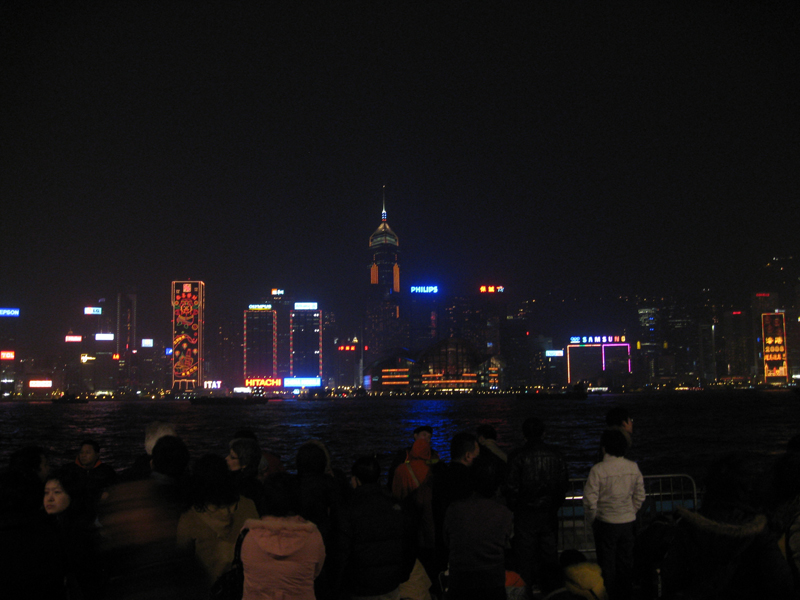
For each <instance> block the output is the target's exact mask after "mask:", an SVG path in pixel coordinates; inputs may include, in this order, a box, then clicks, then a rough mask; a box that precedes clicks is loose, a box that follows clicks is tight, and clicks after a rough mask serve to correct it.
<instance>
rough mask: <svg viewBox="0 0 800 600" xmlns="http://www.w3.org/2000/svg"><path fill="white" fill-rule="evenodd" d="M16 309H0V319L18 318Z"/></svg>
mask: <svg viewBox="0 0 800 600" xmlns="http://www.w3.org/2000/svg"><path fill="white" fill-rule="evenodd" d="M18 316H19V309H18V308H0V317H18Z"/></svg>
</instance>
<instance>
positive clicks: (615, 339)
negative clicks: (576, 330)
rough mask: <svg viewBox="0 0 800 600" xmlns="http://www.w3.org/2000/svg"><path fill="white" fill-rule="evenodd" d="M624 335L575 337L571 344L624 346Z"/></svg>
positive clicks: (570, 340)
mask: <svg viewBox="0 0 800 600" xmlns="http://www.w3.org/2000/svg"><path fill="white" fill-rule="evenodd" d="M625 342H626V340H625V336H624V335H573V336H572V337H571V338H569V343H570V344H624V343H625Z"/></svg>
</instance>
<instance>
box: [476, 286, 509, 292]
mask: <svg viewBox="0 0 800 600" xmlns="http://www.w3.org/2000/svg"><path fill="white" fill-rule="evenodd" d="M479 291H480V293H481V294H502V293H503V292H505V291H506V288H505V286H503V285H482V286H481V287H480V290H479Z"/></svg>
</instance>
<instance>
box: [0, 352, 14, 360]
mask: <svg viewBox="0 0 800 600" xmlns="http://www.w3.org/2000/svg"><path fill="white" fill-rule="evenodd" d="M15 356H16V354H15V352H14V351H13V350H0V360H14V357H15Z"/></svg>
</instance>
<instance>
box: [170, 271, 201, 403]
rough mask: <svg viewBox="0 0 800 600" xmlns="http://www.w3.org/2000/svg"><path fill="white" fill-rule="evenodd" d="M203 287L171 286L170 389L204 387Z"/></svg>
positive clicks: (188, 283) (191, 283)
mask: <svg viewBox="0 0 800 600" xmlns="http://www.w3.org/2000/svg"><path fill="white" fill-rule="evenodd" d="M205 287H206V286H205V283H203V282H202V281H173V282H172V389H173V390H193V389H195V388H201V387H203V319H204V317H203V312H204V310H205Z"/></svg>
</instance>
